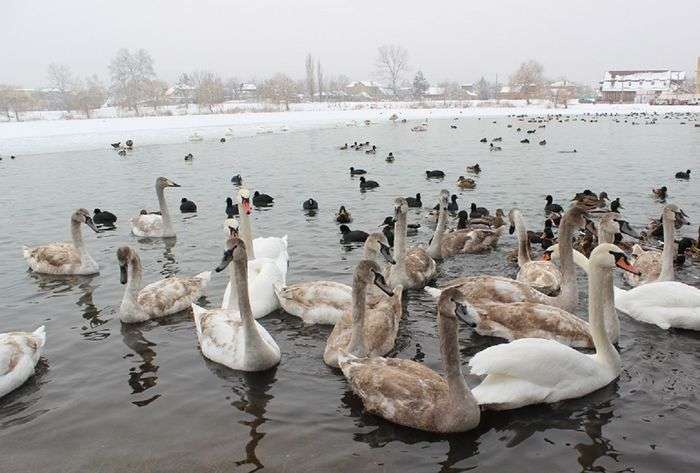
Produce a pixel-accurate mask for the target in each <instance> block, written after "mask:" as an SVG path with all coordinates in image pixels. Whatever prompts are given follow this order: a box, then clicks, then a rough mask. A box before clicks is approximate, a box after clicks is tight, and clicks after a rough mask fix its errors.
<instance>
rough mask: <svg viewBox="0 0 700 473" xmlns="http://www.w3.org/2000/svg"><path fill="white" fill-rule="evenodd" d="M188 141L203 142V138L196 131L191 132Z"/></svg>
mask: <svg viewBox="0 0 700 473" xmlns="http://www.w3.org/2000/svg"><path fill="white" fill-rule="evenodd" d="M188 139H189V140H190V141H204V137H203V136H202V135H201V134H200V133H199V132H198V131H194V132H192V134H191V135H190V136H189V138H188Z"/></svg>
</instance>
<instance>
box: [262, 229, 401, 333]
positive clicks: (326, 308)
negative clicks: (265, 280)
mask: <svg viewBox="0 0 700 473" xmlns="http://www.w3.org/2000/svg"><path fill="white" fill-rule="evenodd" d="M379 255H381V256H382V257H383V258H384V259H386V261H387V262H388V263H395V261H394V259H393V257H392V256H391V249H390V248H389V245H388V242H387V240H386V237H385V236H384V234H382V233H371V234H370V235H369V237H367V240H366V241H365V245H364V256H363V259H368V260H371V261H375V262H376V261H377V259H378V258H379ZM275 293H276V294H277V298H278V299H279V301H280V305H281V306H282V309H284V311H285V312H287V313H289V314H292V315H295V316H297V317H300V318H301V319H302V320H303V321H304V323H306V324H330V325H335V324H336V323H337V322H338V320H340V318H341V317H342V316H343V315H345V314H350V313H351V311H352V287H350V286H348V285H347V284H342V283H338V282H335V281H308V282H301V283H296V284H290V285H287V286H283V285H281V284H278V285H276V286H275ZM368 303H369V304H370V305H374V300H369V301H368Z"/></svg>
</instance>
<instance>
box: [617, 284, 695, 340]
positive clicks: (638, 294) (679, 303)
mask: <svg viewBox="0 0 700 473" xmlns="http://www.w3.org/2000/svg"><path fill="white" fill-rule="evenodd" d="M615 307H616V308H617V309H618V310H620V311H621V312H624V313H626V314H627V315H629V316H630V317H632V318H633V319H635V320H639V321H640V322H646V323H650V324H655V325H657V326H659V327H661V328H663V329H668V328H670V327H677V328H685V329H690V330H700V289H698V288H695V287H693V286H689V285H688V284H683V283H681V282H678V281H660V282H652V283H648V284H644V285H641V286H638V287H635V288H634V289H630V290H629V291H623V290H621V289H617V288H616V289H615Z"/></svg>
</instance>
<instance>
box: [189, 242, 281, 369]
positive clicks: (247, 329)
mask: <svg viewBox="0 0 700 473" xmlns="http://www.w3.org/2000/svg"><path fill="white" fill-rule="evenodd" d="M229 264H231V265H232V266H233V273H235V279H236V281H239V283H238V284H236V292H237V295H236V296H237V297H236V301H237V304H238V305H237V308H233V307H231V308H228V309H211V310H207V309H204V308H202V307H200V306H198V305H197V304H192V313H193V315H194V321H195V325H196V329H197V339H198V340H199V346H200V348H201V350H202V354H203V355H204V356H205V357H206V358H208V359H210V360H211V361H213V362H215V363H219V364H222V365H224V366H227V367H229V368H231V369H234V370H241V371H264V370H267V369H270V368H272V367H274V366H276V365H277V364H278V363H279V362H280V358H281V354H280V349H279V347H278V346H277V343H276V342H275V340H274V339H273V338H272V336H271V335H270V334H269V333H268V331H267V330H265V328H264V327H263V326H262V325H260V324H259V323H258V322H257V321H256V320H255V319H254V318H253V312H252V310H251V306H250V298H249V294H248V274H247V271H248V256H247V254H246V246H245V243H244V242H243V241H242V240H240V239H239V238H238V237H237V236H236V235H235V234H232V235H231V237H230V238H229V240H228V241H227V242H226V251H224V256H223V259H222V261H221V264H220V265H219V266H218V267H217V268H216V271H217V272H219V271H223V270H224V269H225V268H226V267H227V266H228V265H229Z"/></svg>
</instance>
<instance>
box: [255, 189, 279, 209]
mask: <svg viewBox="0 0 700 473" xmlns="http://www.w3.org/2000/svg"><path fill="white" fill-rule="evenodd" d="M274 201H275V199H274V198H272V196H270V195H268V194H261V193H260V192H258V191H255V192H253V205H254V206H256V207H269V206H270V205H272V204H273V203H274Z"/></svg>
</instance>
